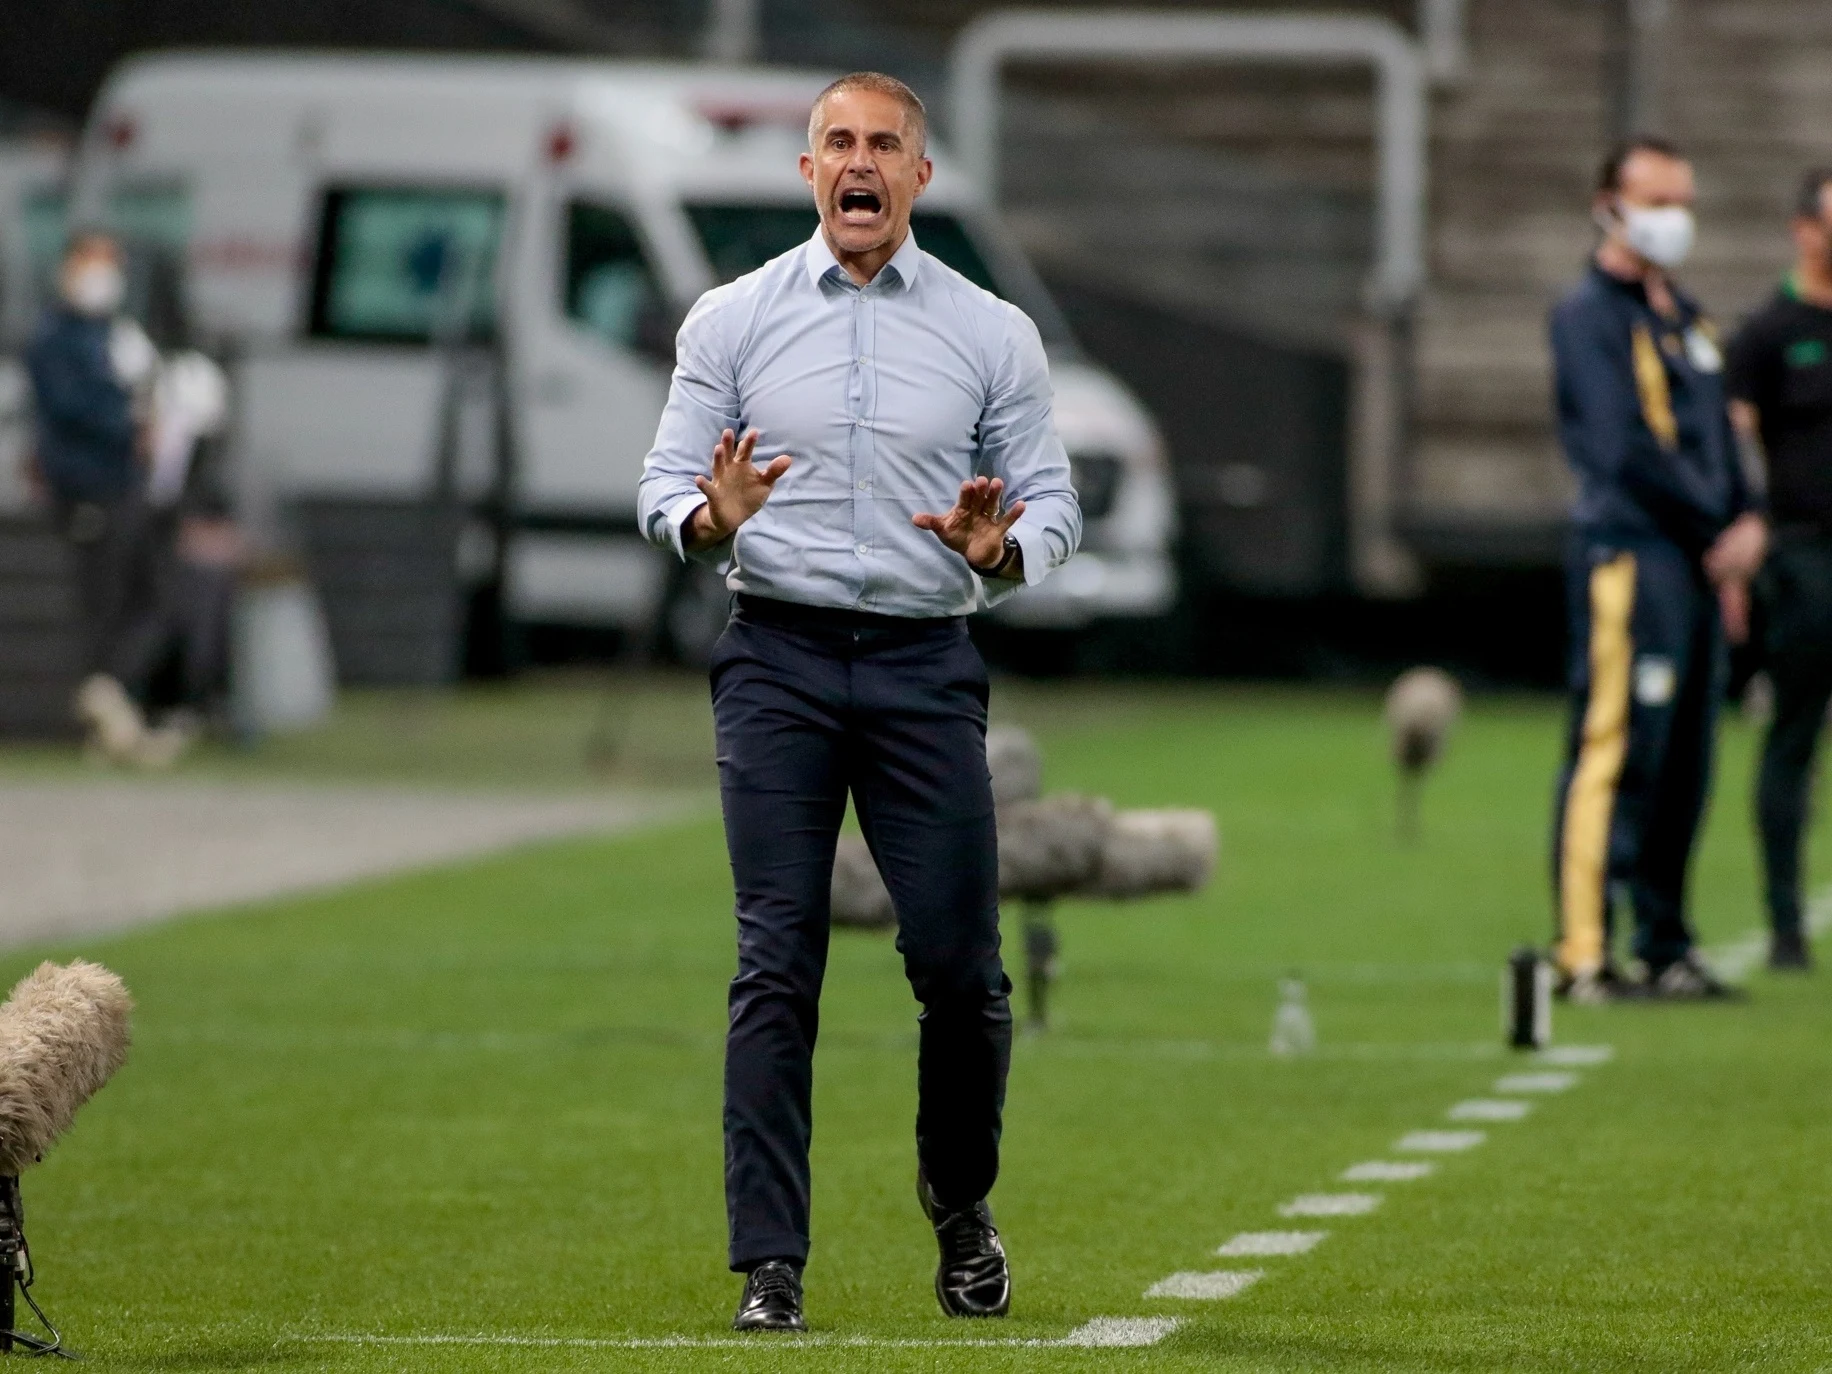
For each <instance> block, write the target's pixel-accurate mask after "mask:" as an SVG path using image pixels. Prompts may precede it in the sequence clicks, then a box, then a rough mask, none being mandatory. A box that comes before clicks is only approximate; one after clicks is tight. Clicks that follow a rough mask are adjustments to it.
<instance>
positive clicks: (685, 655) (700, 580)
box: [662, 563, 732, 668]
mask: <svg viewBox="0 0 1832 1374" xmlns="http://www.w3.org/2000/svg"><path fill="white" fill-rule="evenodd" d="M731 601H732V594H731V593H730V592H729V591H727V590H726V587H725V579H724V578H723V577H721V576H719V574H718V573H716V572H714V571H713V570H712V569H711V568H708V567H706V566H705V565H704V564H700V563H688V564H685V565H684V566H683V567H682V568H681V570H680V571H679V573H678V574H677V575H676V576H675V577H674V578H673V579H672V580H671V582H670V585H669V587H668V599H667V601H666V603H665V604H664V605H663V606H662V630H663V633H664V634H665V635H666V637H667V645H668V654H669V656H670V657H671V658H673V659H674V661H675V662H676V663H682V664H685V665H687V666H688V667H692V668H704V667H705V666H706V664H707V662H708V661H709V660H710V659H711V658H712V646H713V645H714V644H716V643H718V641H719V636H720V635H721V634H723V633H725V622H726V621H727V620H728V619H730V617H731Z"/></svg>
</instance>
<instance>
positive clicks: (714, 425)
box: [636, 297, 739, 561]
mask: <svg viewBox="0 0 1832 1374" xmlns="http://www.w3.org/2000/svg"><path fill="white" fill-rule="evenodd" d="M722 325H723V312H722V311H720V310H719V309H718V307H717V303H716V302H715V301H714V300H713V299H712V298H710V297H702V298H701V300H700V303H699V304H698V305H696V306H695V307H694V308H693V310H692V311H691V312H689V314H688V316H687V318H686V320H685V321H683V322H682V324H681V329H680V333H679V335H678V336H677V337H676V340H675V357H676V360H677V361H676V362H675V366H674V378H673V380H672V382H671V383H670V384H669V387H668V404H667V406H666V407H664V408H663V410H662V418H661V423H660V424H659V425H657V426H656V430H655V446H654V447H653V448H651V449H650V450H649V455H648V457H646V458H644V459H643V465H642V481H641V482H640V483H639V484H638V487H637V497H636V510H637V515H636V518H637V523H638V525H639V526H640V528H641V530H642V534H643V537H644V538H646V539H647V540H648V541H649V542H650V543H652V544H654V545H656V546H657V547H659V548H664V549H672V550H673V551H674V553H675V554H676V555H677V556H679V557H682V558H688V557H691V558H702V559H708V560H713V561H717V560H718V559H719V558H721V557H723V555H724V552H725V548H726V546H725V545H715V546H713V547H712V548H708V549H702V550H699V551H698V552H695V553H691V554H690V553H688V551H687V550H686V548H685V547H684V546H683V543H682V540H681V530H682V527H683V525H684V524H685V522H686V520H687V518H688V517H689V516H691V515H692V514H693V512H694V511H696V510H698V509H699V508H700V507H701V506H703V505H705V504H706V498H705V497H704V496H702V495H701V494H700V489H699V488H698V487H696V486H695V485H694V482H693V479H694V478H695V477H700V476H706V475H708V474H710V472H711V468H712V451H713V447H714V445H716V444H717V443H718V442H719V435H720V434H721V433H722V432H723V431H724V430H726V429H732V428H736V427H737V424H738V414H739V411H738V384H737V378H736V376H735V374H734V370H733V368H732V364H731V350H730V347H729V344H728V342H727V340H726V339H725V337H724V334H723V328H722Z"/></svg>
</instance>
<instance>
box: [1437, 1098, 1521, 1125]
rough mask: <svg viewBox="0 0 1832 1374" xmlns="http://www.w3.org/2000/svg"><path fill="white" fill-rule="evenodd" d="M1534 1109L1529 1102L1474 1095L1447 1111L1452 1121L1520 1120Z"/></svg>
mask: <svg viewBox="0 0 1832 1374" xmlns="http://www.w3.org/2000/svg"><path fill="white" fill-rule="evenodd" d="M1531 1110H1533V1106H1532V1104H1531V1103H1529V1102H1509V1101H1506V1100H1503V1099H1497V1098H1489V1097H1472V1098H1471V1099H1470V1100H1469V1101H1467V1102H1459V1103H1457V1105H1456V1106H1454V1107H1452V1108H1451V1109H1450V1111H1449V1112H1447V1113H1446V1115H1447V1116H1449V1117H1450V1119H1451V1120H1452V1121H1519V1120H1520V1119H1521V1118H1522V1117H1523V1116H1525V1115H1526V1114H1527V1113H1528V1112H1530V1111H1531Z"/></svg>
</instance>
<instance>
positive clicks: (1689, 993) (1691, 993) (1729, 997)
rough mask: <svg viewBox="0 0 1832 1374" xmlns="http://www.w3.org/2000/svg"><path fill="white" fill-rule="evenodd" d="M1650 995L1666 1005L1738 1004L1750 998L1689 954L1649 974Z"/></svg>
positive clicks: (1650, 971)
mask: <svg viewBox="0 0 1832 1374" xmlns="http://www.w3.org/2000/svg"><path fill="white" fill-rule="evenodd" d="M1648 994H1649V996H1651V997H1654V998H1657V999H1659V1000H1660V1001H1663V1002H1734V1001H1740V1000H1742V998H1743V997H1744V996H1746V994H1745V993H1744V991H1743V990H1742V989H1741V988H1734V987H1731V986H1730V984H1728V983H1725V982H1723V981H1721V980H1720V979H1719V978H1718V976H1717V975H1716V974H1714V973H1713V972H1712V971H1711V970H1710V969H1708V968H1706V967H1705V966H1704V964H1703V963H1701V962H1700V961H1699V958H1698V956H1697V955H1695V954H1687V955H1685V956H1683V957H1682V958H1679V959H1675V960H1674V961H1673V962H1672V963H1670V964H1668V965H1666V966H1665V967H1664V968H1661V969H1658V970H1653V969H1651V970H1649V973H1648Z"/></svg>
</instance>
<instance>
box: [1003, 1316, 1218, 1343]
mask: <svg viewBox="0 0 1832 1374" xmlns="http://www.w3.org/2000/svg"><path fill="white" fill-rule="evenodd" d="M1181 1325H1183V1323H1182V1321H1181V1320H1180V1319H1178V1318H1176V1317H1096V1318H1095V1319H1094V1320H1093V1321H1091V1322H1088V1323H1086V1324H1085V1325H1083V1326H1078V1327H1076V1328H1075V1329H1074V1330H1073V1331H1071V1332H1069V1334H1068V1335H1066V1336H1064V1337H1063V1338H1062V1339H1061V1340H1059V1341H1026V1342H1024V1344H1026V1345H1095V1346H1121V1345H1127V1346H1137V1345H1156V1344H1157V1343H1158V1342H1159V1341H1161V1340H1163V1339H1164V1338H1165V1337H1166V1336H1168V1335H1170V1333H1171V1332H1173V1331H1175V1330H1176V1329H1177V1328H1178V1327H1179V1326H1181ZM1011 1344H1017V1342H1011Z"/></svg>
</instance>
